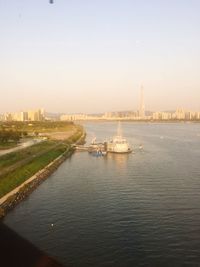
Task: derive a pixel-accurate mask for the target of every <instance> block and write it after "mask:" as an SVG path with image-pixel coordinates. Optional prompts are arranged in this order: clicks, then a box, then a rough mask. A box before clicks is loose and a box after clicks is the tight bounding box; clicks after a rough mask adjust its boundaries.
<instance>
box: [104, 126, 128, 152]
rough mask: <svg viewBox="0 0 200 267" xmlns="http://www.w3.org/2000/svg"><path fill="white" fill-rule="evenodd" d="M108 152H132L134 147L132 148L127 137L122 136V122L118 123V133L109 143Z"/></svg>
mask: <svg viewBox="0 0 200 267" xmlns="http://www.w3.org/2000/svg"><path fill="white" fill-rule="evenodd" d="M107 152H111V153H131V152H132V149H131V148H130V146H129V144H128V142H127V140H126V138H125V137H123V136H122V132H121V125H120V122H119V124H118V131H117V135H116V136H114V137H113V139H112V140H111V141H110V142H108V143H107Z"/></svg>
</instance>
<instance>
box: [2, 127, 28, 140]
mask: <svg viewBox="0 0 200 267" xmlns="http://www.w3.org/2000/svg"><path fill="white" fill-rule="evenodd" d="M24 136H27V132H25V131H13V130H0V142H1V143H8V142H19V140H20V139H21V138H22V137H24Z"/></svg>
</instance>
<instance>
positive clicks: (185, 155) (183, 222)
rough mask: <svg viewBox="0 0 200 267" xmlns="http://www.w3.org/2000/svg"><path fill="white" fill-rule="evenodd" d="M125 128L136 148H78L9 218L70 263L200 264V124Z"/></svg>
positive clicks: (104, 131) (105, 129)
mask: <svg viewBox="0 0 200 267" xmlns="http://www.w3.org/2000/svg"><path fill="white" fill-rule="evenodd" d="M84 127H85V128H86V130H87V134H88V135H87V138H88V139H87V140H91V139H92V138H93V137H94V135H96V137H97V139H99V140H104V139H106V138H108V137H110V136H112V135H113V134H115V132H116V128H117V125H116V123H114V122H109V123H108V122H107V123H86V124H84ZM122 129H123V133H124V135H125V137H126V138H127V140H128V141H129V143H130V144H131V146H132V147H133V148H134V153H132V154H129V155H116V154H114V155H112V154H110V155H108V156H107V157H101V158H96V157H93V156H91V155H89V154H88V153H87V152H77V153H75V154H74V155H73V156H72V157H71V158H70V159H68V160H66V162H64V163H63V164H62V165H61V166H60V167H59V169H58V170H57V171H56V172H55V173H54V174H53V175H51V176H50V177H49V178H48V179H47V180H46V181H45V182H44V183H43V184H41V185H40V186H39V187H38V188H37V189H36V190H35V191H34V192H33V193H32V194H31V195H30V196H29V197H28V198H27V199H26V200H25V201H24V202H22V203H20V204H19V205H18V206H17V207H16V208H15V209H14V210H13V211H12V212H10V213H9V214H8V215H7V217H6V218H5V219H4V222H5V223H6V224H7V225H9V226H10V227H11V228H13V229H14V230H16V231H17V232H18V233H20V234H21V235H22V236H24V237H25V238H27V239H28V240H30V241H31V242H32V243H34V244H35V245H36V246H38V247H39V248H40V249H42V250H44V251H45V252H47V253H48V254H50V255H51V256H53V257H55V258H56V259H58V260H59V261H60V262H61V263H63V264H65V265H68V266H77V267H78V266H119V267H123V266H125V267H126V266H200V125H199V124H184V123H179V124H175V123H174V124H173V123H172V124H150V123H144V124H143V123H139V124H137V123H128V122H127V123H122ZM140 144H142V145H143V149H139V146H140ZM51 224H53V226H52V225H51Z"/></svg>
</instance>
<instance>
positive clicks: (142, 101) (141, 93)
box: [139, 85, 145, 119]
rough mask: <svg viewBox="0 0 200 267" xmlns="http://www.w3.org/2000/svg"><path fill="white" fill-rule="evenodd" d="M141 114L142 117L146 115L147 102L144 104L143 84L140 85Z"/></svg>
mask: <svg viewBox="0 0 200 267" xmlns="http://www.w3.org/2000/svg"><path fill="white" fill-rule="evenodd" d="M139 116H140V118H141V119H143V118H144V117H145V104H144V89H143V86H142V85H141V87H140V108H139Z"/></svg>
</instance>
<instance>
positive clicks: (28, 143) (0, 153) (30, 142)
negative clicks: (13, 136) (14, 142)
mask: <svg viewBox="0 0 200 267" xmlns="http://www.w3.org/2000/svg"><path fill="white" fill-rule="evenodd" d="M43 141H45V140H43V139H32V140H28V141H25V142H22V143H20V144H19V145H18V146H17V147H13V148H9V149H4V150H0V156H3V155H6V154H9V153H11V152H15V151H18V150H20V149H24V148H27V147H29V146H32V145H35V144H38V143H40V142H43Z"/></svg>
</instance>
